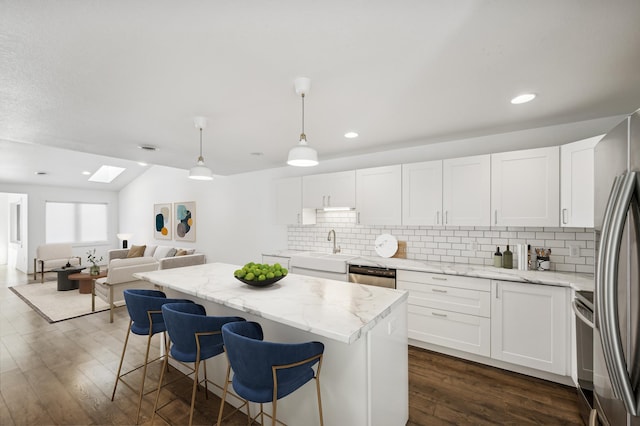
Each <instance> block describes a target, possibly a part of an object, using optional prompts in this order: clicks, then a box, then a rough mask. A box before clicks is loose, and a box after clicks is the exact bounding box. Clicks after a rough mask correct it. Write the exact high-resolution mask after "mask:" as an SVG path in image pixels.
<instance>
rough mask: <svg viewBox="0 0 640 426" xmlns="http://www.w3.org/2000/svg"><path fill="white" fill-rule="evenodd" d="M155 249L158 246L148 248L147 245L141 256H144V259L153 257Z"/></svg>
mask: <svg viewBox="0 0 640 426" xmlns="http://www.w3.org/2000/svg"><path fill="white" fill-rule="evenodd" d="M156 247H158V246H149V245H148V246H147V248H146V249H144V255H143V256H144V257H151V256H153V253H155V251H156Z"/></svg>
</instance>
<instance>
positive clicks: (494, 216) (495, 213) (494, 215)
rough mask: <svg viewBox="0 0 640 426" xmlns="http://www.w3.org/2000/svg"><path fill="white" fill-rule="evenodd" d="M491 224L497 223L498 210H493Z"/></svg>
mask: <svg viewBox="0 0 640 426" xmlns="http://www.w3.org/2000/svg"><path fill="white" fill-rule="evenodd" d="M493 224H494V225H497V224H498V210H495V211H494V212H493Z"/></svg>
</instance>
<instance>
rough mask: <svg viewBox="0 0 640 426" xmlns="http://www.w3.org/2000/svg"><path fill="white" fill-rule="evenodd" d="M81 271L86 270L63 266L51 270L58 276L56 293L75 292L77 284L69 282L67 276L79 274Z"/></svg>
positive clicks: (82, 267)
mask: <svg viewBox="0 0 640 426" xmlns="http://www.w3.org/2000/svg"><path fill="white" fill-rule="evenodd" d="M83 269H87V267H86V266H64V267H62V268H56V269H52V271H53V272H56V273H57V274H58V291H68V290H75V289H77V288H78V283H76V282H75V281H71V280H70V279H69V275H71V274H75V273H76V272H80V271H82V270H83Z"/></svg>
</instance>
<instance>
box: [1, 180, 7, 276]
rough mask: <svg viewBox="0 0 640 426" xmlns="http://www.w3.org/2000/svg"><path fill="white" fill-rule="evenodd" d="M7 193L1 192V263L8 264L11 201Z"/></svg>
mask: <svg viewBox="0 0 640 426" xmlns="http://www.w3.org/2000/svg"><path fill="white" fill-rule="evenodd" d="M8 200H9V199H8V197H7V194H4V193H0V265H6V264H7V253H8V250H9V201H8Z"/></svg>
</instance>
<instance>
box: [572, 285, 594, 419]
mask: <svg viewBox="0 0 640 426" xmlns="http://www.w3.org/2000/svg"><path fill="white" fill-rule="evenodd" d="M572 306H573V313H574V315H575V317H576V355H577V367H578V389H577V390H578V405H579V408H580V415H581V416H582V420H583V421H584V423H585V424H586V425H588V424H590V423H589V416H590V415H591V410H592V409H593V292H592V291H576V295H575V298H574V299H573V303H572Z"/></svg>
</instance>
